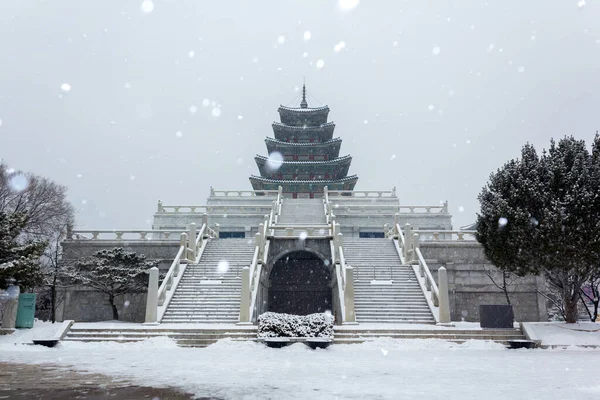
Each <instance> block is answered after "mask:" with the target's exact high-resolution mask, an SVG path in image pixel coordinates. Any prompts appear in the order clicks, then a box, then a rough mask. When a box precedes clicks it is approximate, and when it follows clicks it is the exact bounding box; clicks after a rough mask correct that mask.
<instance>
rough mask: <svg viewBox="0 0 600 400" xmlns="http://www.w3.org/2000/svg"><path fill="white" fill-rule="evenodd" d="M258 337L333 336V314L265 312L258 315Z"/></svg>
mask: <svg viewBox="0 0 600 400" xmlns="http://www.w3.org/2000/svg"><path fill="white" fill-rule="evenodd" d="M258 337H259V338H268V337H333V316H332V315H331V314H328V313H321V314H309V315H306V316H301V315H290V314H280V313H274V312H266V313H264V314H261V315H260V316H259V317H258Z"/></svg>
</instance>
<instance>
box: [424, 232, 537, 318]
mask: <svg viewBox="0 0 600 400" xmlns="http://www.w3.org/2000/svg"><path fill="white" fill-rule="evenodd" d="M421 252H422V253H423V257H424V258H425V261H426V262H427V265H428V266H429V269H430V270H431V273H432V274H433V276H434V278H435V279H436V280H437V270H438V269H439V268H440V267H442V266H443V267H445V268H446V269H447V270H448V291H449V297H450V313H451V317H452V320H453V321H460V320H461V319H462V318H464V319H465V321H479V306H480V305H484V304H506V297H505V295H504V293H503V292H502V291H501V290H500V289H498V288H497V287H496V286H495V285H494V284H493V283H492V281H491V280H490V278H489V277H488V276H487V275H486V270H487V271H493V272H492V273H493V275H492V276H493V277H494V279H495V280H496V281H497V282H501V279H502V275H501V273H500V272H498V271H497V270H496V269H495V268H494V266H493V265H492V264H491V263H490V262H489V261H488V260H487V259H486V258H485V255H484V253H483V248H482V247H481V245H480V244H479V243H477V242H474V241H464V242H459V241H453V242H449V241H448V242H445V241H440V242H427V241H426V242H422V243H421ZM538 290H540V291H544V290H545V285H544V279H543V278H542V277H540V276H533V275H529V276H526V277H524V278H522V279H519V280H518V281H517V282H515V284H513V285H511V286H510V287H509V297H510V300H511V304H512V305H513V309H514V313H515V319H516V320H517V321H547V320H548V311H547V308H546V301H545V298H544V296H542V295H541V294H539V293H538Z"/></svg>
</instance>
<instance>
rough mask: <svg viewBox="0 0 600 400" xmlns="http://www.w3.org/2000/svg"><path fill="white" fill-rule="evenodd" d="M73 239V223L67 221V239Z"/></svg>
mask: <svg viewBox="0 0 600 400" xmlns="http://www.w3.org/2000/svg"><path fill="white" fill-rule="evenodd" d="M71 239H73V225H72V224H71V223H70V222H67V240H71Z"/></svg>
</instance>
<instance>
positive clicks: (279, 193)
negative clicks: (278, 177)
mask: <svg viewBox="0 0 600 400" xmlns="http://www.w3.org/2000/svg"><path fill="white" fill-rule="evenodd" d="M282 194H283V187H281V186H279V187H277V196H279V198H281V195H282Z"/></svg>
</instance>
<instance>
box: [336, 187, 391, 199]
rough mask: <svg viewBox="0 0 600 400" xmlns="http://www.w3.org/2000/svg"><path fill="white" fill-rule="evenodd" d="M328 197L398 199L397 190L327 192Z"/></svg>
mask: <svg viewBox="0 0 600 400" xmlns="http://www.w3.org/2000/svg"><path fill="white" fill-rule="evenodd" d="M327 196H328V197H334V196H344V197H365V198H381V197H388V198H390V197H396V188H393V189H392V190H327Z"/></svg>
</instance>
